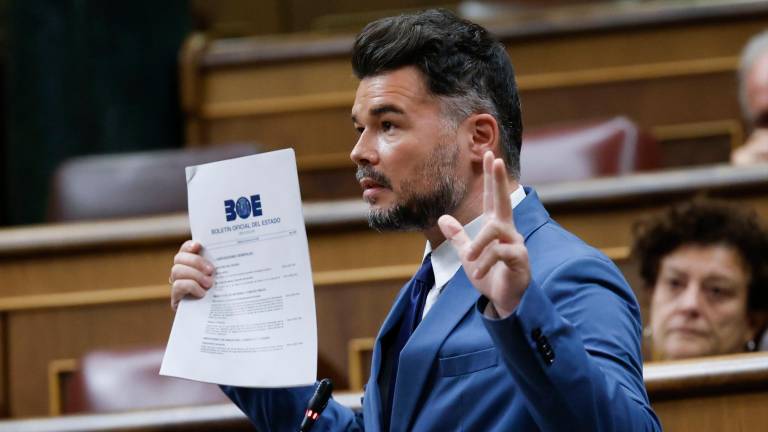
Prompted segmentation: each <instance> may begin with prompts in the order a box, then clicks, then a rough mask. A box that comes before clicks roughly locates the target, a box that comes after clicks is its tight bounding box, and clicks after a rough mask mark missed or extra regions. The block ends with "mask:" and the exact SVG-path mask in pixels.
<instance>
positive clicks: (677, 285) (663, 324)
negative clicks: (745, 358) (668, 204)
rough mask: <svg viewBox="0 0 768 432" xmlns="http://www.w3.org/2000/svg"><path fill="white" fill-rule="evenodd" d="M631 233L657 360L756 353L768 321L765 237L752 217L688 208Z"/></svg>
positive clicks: (730, 209)
mask: <svg viewBox="0 0 768 432" xmlns="http://www.w3.org/2000/svg"><path fill="white" fill-rule="evenodd" d="M634 235H635V244H634V246H633V254H634V255H635V256H636V257H637V258H639V262H640V275H641V277H642V279H643V282H644V285H645V287H646V289H648V290H650V294H651V301H650V319H649V329H650V333H651V334H650V336H651V340H652V345H651V347H652V353H653V354H652V358H653V359H654V360H668V359H679V358H688V357H698V356H707V355H718V354H729V353H737V352H743V351H752V350H755V340H756V338H757V337H759V333H760V331H761V330H762V329H763V328H764V324H765V322H766V317H767V316H768V312H767V310H768V232H767V231H766V229H765V228H764V227H763V226H762V225H761V224H760V222H759V221H758V217H757V215H756V214H755V213H754V212H748V211H745V210H743V209H741V208H739V207H735V206H733V205H729V204H726V203H722V202H717V201H709V200H699V201H693V202H687V203H684V204H680V205H677V206H675V207H672V208H670V209H668V210H667V211H666V212H664V213H663V214H660V215H658V216H656V217H653V218H650V219H648V220H645V221H643V222H640V223H638V224H636V225H635V227H634ZM647 331H648V330H646V332H647Z"/></svg>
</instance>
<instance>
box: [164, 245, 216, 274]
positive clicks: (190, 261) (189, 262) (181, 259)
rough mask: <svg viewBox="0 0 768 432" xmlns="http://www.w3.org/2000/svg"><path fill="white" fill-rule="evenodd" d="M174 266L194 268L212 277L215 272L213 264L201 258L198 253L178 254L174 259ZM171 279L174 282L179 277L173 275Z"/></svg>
mask: <svg viewBox="0 0 768 432" xmlns="http://www.w3.org/2000/svg"><path fill="white" fill-rule="evenodd" d="M173 264H174V265H183V266H187V267H192V268H193V269H195V270H198V271H200V272H201V273H205V274H207V275H212V274H213V270H214V268H213V264H211V263H210V262H209V261H208V260H207V259H205V258H203V257H201V256H200V255H198V254H196V253H191V252H179V253H177V254H176V256H175V257H173ZM171 278H172V280H176V279H177V277H174V275H173V273H171Z"/></svg>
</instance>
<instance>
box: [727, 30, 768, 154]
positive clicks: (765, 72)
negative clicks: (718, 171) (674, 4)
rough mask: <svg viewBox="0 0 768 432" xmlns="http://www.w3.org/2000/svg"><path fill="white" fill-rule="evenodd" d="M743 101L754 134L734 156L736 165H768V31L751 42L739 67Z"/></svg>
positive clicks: (736, 150)
mask: <svg viewBox="0 0 768 432" xmlns="http://www.w3.org/2000/svg"><path fill="white" fill-rule="evenodd" d="M739 102H740V103H741V111H742V114H743V115H744V117H745V119H746V120H747V124H748V125H749V128H750V130H751V134H750V135H749V138H747V141H746V142H745V143H744V145H742V146H741V147H739V148H737V149H735V150H734V151H733V153H731V163H733V164H734V165H751V164H756V163H766V162H768V30H767V31H764V32H762V33H760V34H758V35H756V36H754V37H752V39H750V41H749V42H748V43H747V45H746V47H745V48H744V51H742V54H741V62H740V64H739Z"/></svg>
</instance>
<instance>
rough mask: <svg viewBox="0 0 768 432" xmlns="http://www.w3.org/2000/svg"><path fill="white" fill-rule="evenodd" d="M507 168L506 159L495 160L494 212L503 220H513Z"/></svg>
mask: <svg viewBox="0 0 768 432" xmlns="http://www.w3.org/2000/svg"><path fill="white" fill-rule="evenodd" d="M507 180H508V177H507V168H506V167H505V166H504V161H503V160H501V159H496V160H494V161H493V196H494V212H495V214H496V217H498V218H499V219H500V220H502V221H509V220H512V202H511V201H510V199H509V184H508V183H507Z"/></svg>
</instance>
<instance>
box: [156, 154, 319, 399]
mask: <svg viewBox="0 0 768 432" xmlns="http://www.w3.org/2000/svg"><path fill="white" fill-rule="evenodd" d="M187 192H188V202H189V221H190V227H191V230H192V239H194V240H196V241H198V242H200V243H201V244H202V245H203V253H202V255H203V257H205V258H206V259H207V260H209V261H210V262H212V263H213V265H214V266H215V267H216V272H215V277H214V279H215V282H214V286H213V287H212V288H211V289H210V290H209V291H208V294H207V295H206V296H205V297H204V298H203V299H200V300H197V299H185V300H182V302H181V304H180V305H179V308H178V310H177V312H176V318H175V319H174V322H173V328H172V329H171V336H170V339H169V341H168V346H167V348H166V352H165V357H164V358H163V364H162V367H161V369H160V374H161V375H169V376H175V377H180V378H187V379H192V380H196V381H205V382H211V383H217V384H226V385H236V386H244V387H291V386H299V385H307V384H311V383H314V382H315V379H316V377H317V323H316V319H315V297H314V289H313V285H312V270H311V268H310V262H309V250H308V244H307V234H306V230H305V228H304V217H303V215H302V207H301V195H300V192H299V181H298V175H297V172H296V158H295V155H294V152H293V150H290V149H288V150H278V151H274V152H269V153H262V154H258V155H254V156H246V157H242V158H237V159H230V160H226V161H221V162H215V163H210V164H205V165H198V166H194V167H187ZM228 219H229V220H228Z"/></svg>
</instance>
